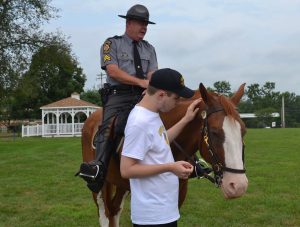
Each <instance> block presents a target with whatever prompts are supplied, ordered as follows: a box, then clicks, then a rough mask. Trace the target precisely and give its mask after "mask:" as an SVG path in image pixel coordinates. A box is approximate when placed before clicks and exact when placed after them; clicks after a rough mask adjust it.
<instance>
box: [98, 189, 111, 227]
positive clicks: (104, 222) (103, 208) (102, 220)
mask: <svg viewBox="0 0 300 227" xmlns="http://www.w3.org/2000/svg"><path fill="white" fill-rule="evenodd" d="M110 190H111V185H110V184H108V183H104V185H103V188H102V189H101V191H100V192H99V193H98V194H97V197H96V201H97V206H98V214H99V224H100V226H102V227H109V226H110V225H109V222H110V221H109V208H108V207H107V204H108V202H109V200H110V199H108V198H107V197H110V195H109V194H110V193H109V191H110Z"/></svg>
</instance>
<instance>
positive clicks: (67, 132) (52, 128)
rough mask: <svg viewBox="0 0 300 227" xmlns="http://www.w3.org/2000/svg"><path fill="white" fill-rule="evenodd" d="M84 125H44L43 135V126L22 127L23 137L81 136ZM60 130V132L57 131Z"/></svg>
mask: <svg viewBox="0 0 300 227" xmlns="http://www.w3.org/2000/svg"><path fill="white" fill-rule="evenodd" d="M83 124H84V123H74V124H73V125H74V130H73V127H72V126H73V125H72V123H65V124H62V123H60V124H59V126H58V127H57V124H44V133H42V130H43V129H42V125H27V126H24V125H23V126H22V137H27V136H41V135H42V136H46V137H47V136H80V135H81V130H82V127H83ZM57 129H58V130H57Z"/></svg>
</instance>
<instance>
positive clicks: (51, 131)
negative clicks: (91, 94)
mask: <svg viewBox="0 0 300 227" xmlns="http://www.w3.org/2000/svg"><path fill="white" fill-rule="evenodd" d="M99 108H101V107H99V106H97V105H95V104H93V103H89V102H86V101H83V100H80V96H79V94H78V93H73V94H72V95H71V97H69V98H65V99H62V100H59V101H56V102H53V103H50V104H48V105H45V106H42V107H41V108H40V109H41V110H42V133H41V134H42V137H71V136H81V129H82V126H83V124H84V121H85V120H86V119H87V118H88V117H89V116H90V115H91V114H92V113H93V112H95V111H96V110H97V109H99Z"/></svg>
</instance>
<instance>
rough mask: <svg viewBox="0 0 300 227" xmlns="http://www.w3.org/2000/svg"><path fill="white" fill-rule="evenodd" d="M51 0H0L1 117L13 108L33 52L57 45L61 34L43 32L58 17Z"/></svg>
mask: <svg viewBox="0 0 300 227" xmlns="http://www.w3.org/2000/svg"><path fill="white" fill-rule="evenodd" d="M50 2H51V0H0V97H1V99H0V118H2V119H3V117H4V116H5V115H6V114H7V112H6V111H7V110H9V109H10V108H11V101H12V99H13V97H12V95H13V94H12V93H13V92H14V90H15V89H16V87H17V86H18V82H19V78H20V76H21V75H23V73H24V71H26V70H27V69H28V66H29V61H30V58H31V55H32V53H33V52H35V51H36V50H37V49H38V48H40V47H41V46H43V45H46V44H50V43H53V42H57V41H58V40H60V39H61V38H60V34H55V35H54V34H49V33H45V32H43V31H42V30H41V27H42V25H43V24H44V23H45V22H47V21H49V20H50V19H51V18H54V17H56V13H57V9H55V8H54V7H52V6H50V4H49V3H50Z"/></svg>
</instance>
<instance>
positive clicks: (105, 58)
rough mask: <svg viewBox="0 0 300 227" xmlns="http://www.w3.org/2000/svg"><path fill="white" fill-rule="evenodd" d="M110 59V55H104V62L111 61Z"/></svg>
mask: <svg viewBox="0 0 300 227" xmlns="http://www.w3.org/2000/svg"><path fill="white" fill-rule="evenodd" d="M110 60H111V58H110V56H109V55H107V54H105V55H104V56H103V62H106V61H110Z"/></svg>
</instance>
